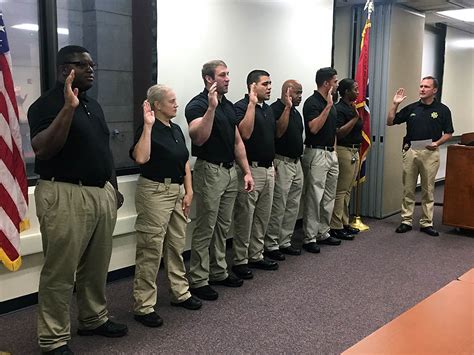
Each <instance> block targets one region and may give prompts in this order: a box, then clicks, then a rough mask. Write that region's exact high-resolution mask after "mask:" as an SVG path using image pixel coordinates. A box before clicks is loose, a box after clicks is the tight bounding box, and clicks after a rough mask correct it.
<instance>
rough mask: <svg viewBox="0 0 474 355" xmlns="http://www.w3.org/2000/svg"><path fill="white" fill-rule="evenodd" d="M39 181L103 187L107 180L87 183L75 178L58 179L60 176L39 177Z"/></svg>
mask: <svg viewBox="0 0 474 355" xmlns="http://www.w3.org/2000/svg"><path fill="white" fill-rule="evenodd" d="M40 179H41V180H50V181H56V182H67V183H69V184H74V185H82V186H94V187H104V186H105V184H106V183H107V181H108V180H99V181H88V180H81V179H77V178H71V177H60V176H52V177H45V176H40Z"/></svg>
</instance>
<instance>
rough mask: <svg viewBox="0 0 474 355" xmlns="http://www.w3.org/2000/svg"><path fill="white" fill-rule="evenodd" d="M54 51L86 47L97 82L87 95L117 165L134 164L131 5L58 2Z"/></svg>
mask: <svg viewBox="0 0 474 355" xmlns="http://www.w3.org/2000/svg"><path fill="white" fill-rule="evenodd" d="M56 3H57V12H58V15H57V17H58V48H61V47H64V46H66V45H69V44H75V45H80V46H83V47H85V48H87V49H88V50H89V51H90V53H91V56H92V58H93V60H94V62H95V63H97V65H98V69H97V70H96V73H95V74H96V80H95V83H94V86H93V87H92V89H90V90H89V92H88V94H90V95H91V96H92V97H93V98H95V99H96V100H97V101H99V103H100V104H101V106H102V109H103V110H104V114H105V118H106V120H107V123H108V126H109V130H110V137H111V139H110V148H111V150H112V153H113V155H114V159H115V166H116V167H117V168H125V167H130V166H132V165H133V161H132V160H131V159H130V158H129V156H128V150H129V148H130V146H131V145H132V143H133V133H134V130H133V61H132V53H133V51H132V0H129V1H104V0H102V1H99V0H96V1H77V0H74V1H70V0H57V2H56Z"/></svg>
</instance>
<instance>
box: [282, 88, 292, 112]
mask: <svg viewBox="0 0 474 355" xmlns="http://www.w3.org/2000/svg"><path fill="white" fill-rule="evenodd" d="M292 90H293V88H292V87H291V86H289V87H288V89H287V90H286V92H285V95H283V103H284V104H285V106H286V107H291V106H293V98H292V97H291V91H292Z"/></svg>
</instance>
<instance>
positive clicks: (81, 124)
mask: <svg viewBox="0 0 474 355" xmlns="http://www.w3.org/2000/svg"><path fill="white" fill-rule="evenodd" d="M79 102H80V104H79V106H78V107H77V108H76V110H75V112H74V117H73V119H72V123H71V128H70V130H69V135H68V137H67V139H66V142H65V143H64V146H63V148H62V149H61V150H60V151H59V152H58V153H57V154H56V155H55V156H54V157H52V158H51V159H48V160H41V159H38V158H36V160H35V172H36V173H37V174H39V175H40V177H42V178H47V179H50V178H52V177H56V178H58V180H59V178H64V179H69V180H81V181H82V182H83V183H84V184H88V183H96V182H100V181H108V180H109V179H110V177H111V175H112V169H113V159H112V154H111V152H110V147H109V129H108V127H107V124H106V122H105V117H104V113H103V111H102V108H101V107H100V105H99V103H98V102H97V101H96V100H94V99H92V98H91V97H88V96H87V95H86V93H85V92H84V93H80V94H79ZM63 106H64V84H62V83H59V82H58V83H57V84H56V86H55V87H54V88H52V89H51V90H49V91H48V92H46V93H45V94H44V95H42V96H41V97H40V98H39V99H37V100H36V101H35V102H34V103H33V104H32V105H31V106H30V109H29V110H28V121H29V124H30V131H31V138H33V137H35V136H36V135H37V134H38V133H40V132H41V131H43V130H44V129H46V128H48V127H49V125H50V124H51V123H52V122H53V121H54V119H55V118H56V116H57V114H58V113H59V111H61V109H62V108H63Z"/></svg>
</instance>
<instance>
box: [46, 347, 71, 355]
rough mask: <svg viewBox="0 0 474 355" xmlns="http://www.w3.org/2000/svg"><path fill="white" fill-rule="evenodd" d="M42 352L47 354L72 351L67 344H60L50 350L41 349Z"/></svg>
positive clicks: (55, 354)
mask: <svg viewBox="0 0 474 355" xmlns="http://www.w3.org/2000/svg"><path fill="white" fill-rule="evenodd" d="M42 354H48V355H73V354H74V353H73V352H72V350H71V349H70V348H69V346H67V345H62V346H60V347H59V348H56V349H53V350H50V351H43V352H42Z"/></svg>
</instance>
